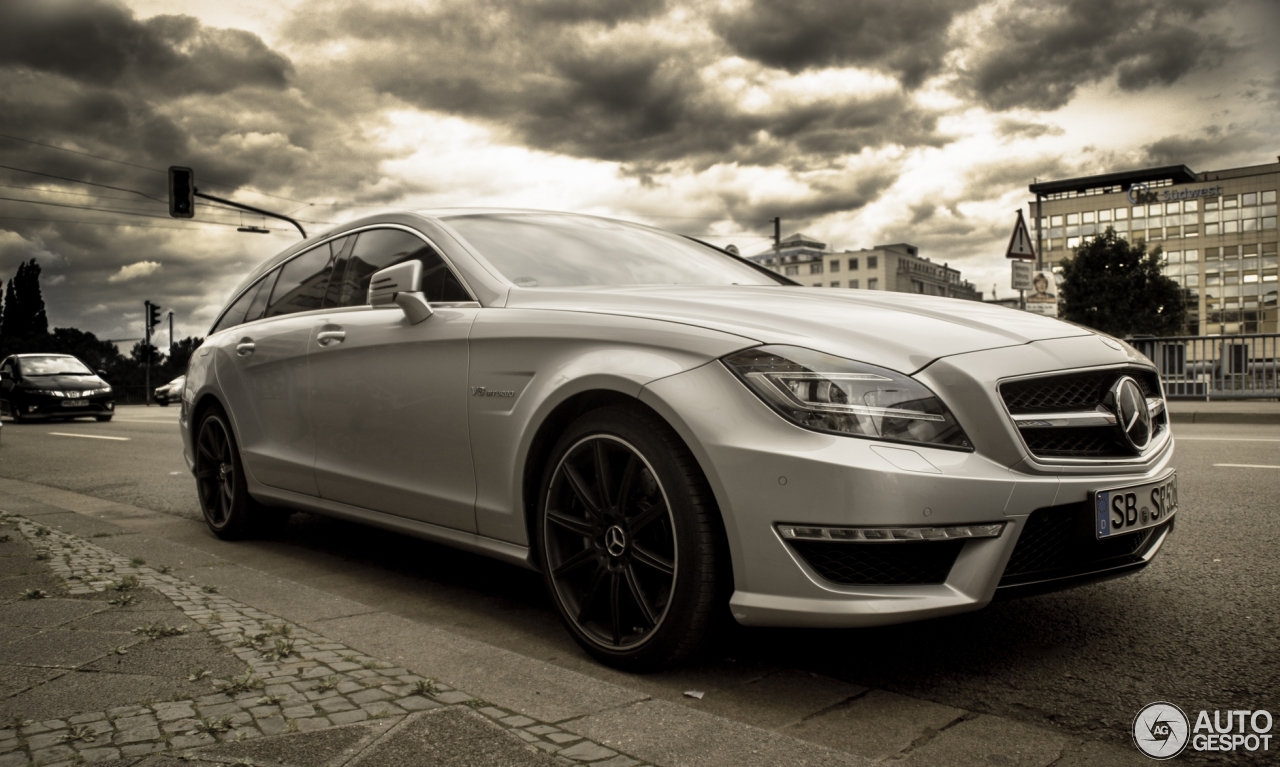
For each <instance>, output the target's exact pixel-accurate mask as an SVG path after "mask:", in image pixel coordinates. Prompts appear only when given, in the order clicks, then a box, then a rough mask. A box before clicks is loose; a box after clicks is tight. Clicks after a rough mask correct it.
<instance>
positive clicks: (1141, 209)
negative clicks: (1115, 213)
mask: <svg viewBox="0 0 1280 767" xmlns="http://www.w3.org/2000/svg"><path fill="white" fill-rule="evenodd" d="M1146 217H1147V207H1146V206H1145V205H1135V206H1134V208H1133V218H1146Z"/></svg>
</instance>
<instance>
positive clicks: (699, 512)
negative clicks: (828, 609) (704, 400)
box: [537, 407, 725, 671]
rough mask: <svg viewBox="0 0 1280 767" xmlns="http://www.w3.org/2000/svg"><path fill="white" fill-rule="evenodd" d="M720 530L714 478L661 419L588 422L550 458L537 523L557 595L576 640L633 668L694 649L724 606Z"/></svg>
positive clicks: (612, 414)
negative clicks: (705, 473) (709, 480)
mask: <svg viewBox="0 0 1280 767" xmlns="http://www.w3.org/2000/svg"><path fill="white" fill-rule="evenodd" d="M718 525H719V519H718V517H717V510H716V505H715V501H714V499H713V497H712V495H711V490H710V487H709V486H708V485H707V481H706V478H705V477H704V476H703V474H702V471H701V469H700V468H699V467H698V465H697V462H696V461H695V460H694V458H693V455H692V454H691V453H690V452H689V449H688V448H687V447H686V446H685V444H684V442H683V441H681V439H680V437H679V436H678V435H677V434H676V433H675V431H673V430H672V429H671V427H670V426H668V425H667V424H666V423H665V422H664V421H662V419H660V418H658V417H656V416H655V415H653V414H651V413H649V412H647V411H643V410H640V409H639V408H628V407H607V408H601V409H599V410H595V411H592V412H590V413H586V414H585V415H583V416H581V417H579V418H578V419H577V420H576V421H574V422H573V423H572V424H571V425H570V426H569V428H568V429H567V430H566V431H565V433H564V434H563V435H562V436H561V437H560V440H559V441H558V442H557V443H556V446H555V449H554V450H553V451H552V453H551V458H550V460H549V461H548V463H547V466H546V469H545V471H544V473H543V480H542V485H541V492H540V494H539V500H538V518H537V545H538V553H539V555H540V559H541V561H542V565H543V577H544V579H545V582H546V585H547V591H548V592H549V594H550V595H551V600H552V602H554V603H555V605H556V609H557V610H558V611H559V613H560V617H561V619H562V620H563V621H564V623H565V626H566V627H567V628H568V629H569V633H570V634H571V635H572V636H573V638H574V640H575V641H577V643H578V644H579V645H580V646H581V647H582V648H583V649H584V650H586V651H587V652H588V653H590V654H591V655H592V656H593V657H595V658H596V659H597V660H599V661H600V662H602V663H604V664H606V665H609V666H613V667H614V668H619V669H623V670H627V671H652V670H657V669H661V668H664V667H667V666H671V665H674V664H676V663H678V662H680V661H681V660H683V659H685V658H687V657H689V656H690V655H691V654H693V653H695V652H696V651H697V650H698V649H699V648H700V647H701V646H702V644H703V643H704V641H705V640H706V639H707V637H708V635H709V634H710V632H711V629H712V627H713V624H714V623H715V622H716V611H717V607H718V603H719V601H720V600H719V589H718V583H717V581H718V578H717V576H718V575H719V570H720V568H721V562H722V561H723V557H724V556H725V555H724V553H723V550H722V547H721V545H720V544H719V540H720V537H719V536H718V535H717V533H718V531H719V527H718Z"/></svg>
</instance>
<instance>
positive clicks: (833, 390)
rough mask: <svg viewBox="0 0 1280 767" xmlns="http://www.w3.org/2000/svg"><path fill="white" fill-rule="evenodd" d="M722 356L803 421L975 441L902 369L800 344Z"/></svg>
mask: <svg viewBox="0 0 1280 767" xmlns="http://www.w3.org/2000/svg"><path fill="white" fill-rule="evenodd" d="M723 362H724V364H725V365H726V366H727V367H728V368H729V369H730V370H731V371H733V372H734V373H735V374H737V376H738V377H739V378H741V379H742V380H743V382H745V383H746V385H747V387H748V388H750V389H751V390H752V391H753V392H755V393H756V394H757V395H759V397H760V398H761V399H763V400H764V401H765V402H766V403H767V404H768V405H769V406H770V407H772V408H773V409H774V410H776V411H777V412H778V413H779V414H781V415H782V416H783V417H784V418H786V419H787V420H789V421H792V422H793V423H796V424H799V425H800V426H803V427H805V428H806V429H813V430H815V431H824V432H830V433H834V434H844V435H848V436H853V437H869V438H871V439H884V440H892V441H895V442H916V443H920V444H925V445H931V446H934V447H951V448H960V449H963V450H972V449H973V445H971V444H970V443H969V438H968V437H967V436H966V435H965V433H964V430H963V429H961V428H960V424H959V423H957V422H956V419H955V416H953V415H951V411H949V410H947V408H946V406H945V405H943V404H942V401H941V400H939V399H938V398H937V396H936V395H934V393H933V392H931V391H929V389H928V388H927V387H925V386H924V385H923V384H921V383H920V382H919V381H917V380H915V379H914V378H912V377H910V376H907V375H903V374H902V373H897V372H894V371H892V370H888V369H886V368H881V367H876V366H874V365H867V364H865V363H862V362H854V361H853V360H847V359H843V358H840V357H833V356H831V355H829V354H823V353H821V352H816V351H813V350H812V349H803V348H800V347H798V346H759V347H756V348H754V349H746V350H744V351H741V352H737V353H735V354H731V355H729V356H728V357H725V358H724V359H723Z"/></svg>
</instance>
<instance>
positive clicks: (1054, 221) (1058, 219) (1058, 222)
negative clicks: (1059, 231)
mask: <svg viewBox="0 0 1280 767" xmlns="http://www.w3.org/2000/svg"><path fill="white" fill-rule="evenodd" d="M1049 226H1062V216H1053V217H1051V218H1050V219H1049Z"/></svg>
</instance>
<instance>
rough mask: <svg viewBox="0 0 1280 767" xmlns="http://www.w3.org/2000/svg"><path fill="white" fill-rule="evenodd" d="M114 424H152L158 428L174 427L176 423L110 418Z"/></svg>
mask: <svg viewBox="0 0 1280 767" xmlns="http://www.w3.org/2000/svg"><path fill="white" fill-rule="evenodd" d="M111 420H112V421H115V422H116V423H152V424H156V425H158V426H176V425H177V423H178V422H177V421H161V420H160V419H158V418H112V419H111Z"/></svg>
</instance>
